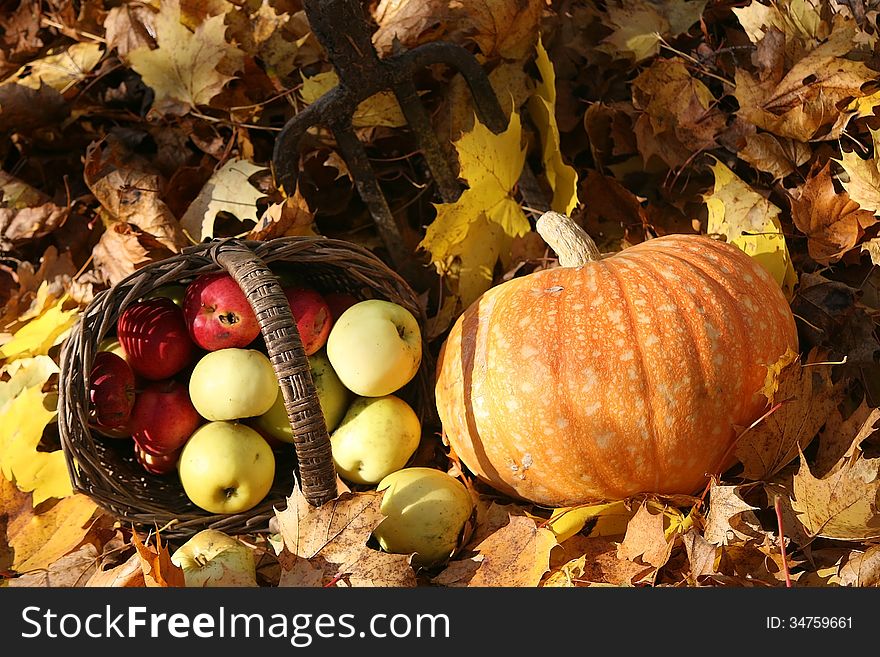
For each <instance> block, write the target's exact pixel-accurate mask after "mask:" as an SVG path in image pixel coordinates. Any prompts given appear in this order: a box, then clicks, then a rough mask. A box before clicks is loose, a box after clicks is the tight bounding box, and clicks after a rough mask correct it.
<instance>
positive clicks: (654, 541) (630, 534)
mask: <svg viewBox="0 0 880 657" xmlns="http://www.w3.org/2000/svg"><path fill="white" fill-rule="evenodd" d="M663 525H664V515H663V514H662V513H651V512H650V511H649V510H648V505H647V504H642V505H641V506H640V507H639V509H638V510H637V511H636V513H635V515H634V516H633V517H632V520H630V521H629V524H628V525H627V527H626V535H625V536H624V539H623V542H622V543H621V544H620V546H619V547H618V548H617V556H618V557H619V558H621V559H627V560H629V561H636V559H640V560H641V561H642V562H643V563H645V564H650V565H651V566H654V568H662V567H663V566H664V565H665V564H666V562H667V561H669V557H670V556H671V555H672V546H673V544H674V542H675V537H674V536H672V537H670V538H667V537H666V533H665V531H664V528H663Z"/></svg>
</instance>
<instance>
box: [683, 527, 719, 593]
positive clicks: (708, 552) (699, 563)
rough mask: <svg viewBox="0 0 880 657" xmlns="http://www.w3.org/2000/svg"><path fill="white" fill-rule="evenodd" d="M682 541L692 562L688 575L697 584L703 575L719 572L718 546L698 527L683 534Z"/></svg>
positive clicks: (689, 560)
mask: <svg viewBox="0 0 880 657" xmlns="http://www.w3.org/2000/svg"><path fill="white" fill-rule="evenodd" d="M682 541H683V542H684V547H685V551H686V552H687V557H688V562H689V563H690V570H689V571H688V576H689V578H690V580H691V582H692V583H694V584H696V583H698V582H699V579H700V578H701V577H705V576H707V575H714V574H715V573H717V572H718V571H717V570H716V565H717V563H718V557H719V556H720V548H719V547H718V546H716V545H713V544H712V543H710V542H709V541H707V540H706V539H705V538H704V537H703V536H702V535H701V534H700V532H698V531H697V530H696V529H691V530H690V531H688V532H687V533H686V534H684V535H682Z"/></svg>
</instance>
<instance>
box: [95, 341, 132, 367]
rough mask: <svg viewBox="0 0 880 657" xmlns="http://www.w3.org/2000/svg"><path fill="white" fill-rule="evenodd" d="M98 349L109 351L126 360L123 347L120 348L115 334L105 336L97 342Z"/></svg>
mask: <svg viewBox="0 0 880 657" xmlns="http://www.w3.org/2000/svg"><path fill="white" fill-rule="evenodd" d="M98 351H109V352H112V353H114V354H116V355H117V356H119V357H120V358H121V359H122V360H125V361H127V358H126V357H125V349H123V348H122V345H121V344H119V339H118V338H116V337H115V336H110V337H106V338H104V339H103V340H101V342H100V343H99V344H98Z"/></svg>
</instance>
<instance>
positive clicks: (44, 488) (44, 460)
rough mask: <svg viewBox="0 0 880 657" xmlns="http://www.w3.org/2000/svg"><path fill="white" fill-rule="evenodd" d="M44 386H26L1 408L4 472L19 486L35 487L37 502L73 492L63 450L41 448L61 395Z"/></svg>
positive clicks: (0, 462) (0, 463) (0, 449)
mask: <svg viewBox="0 0 880 657" xmlns="http://www.w3.org/2000/svg"><path fill="white" fill-rule="evenodd" d="M41 388H42V386H41V385H34V386H31V387H29V388H26V389H25V390H24V391H23V392H21V393H20V394H19V395H18V396H17V397H15V398H14V399H13V400H11V401H10V402H8V403H7V404H6V406H5V407H4V408H3V410H2V412H0V472H2V474H3V476H4V477H6V478H7V479H9V480H10V481H14V482H15V485H16V486H18V489H19V490H22V491H25V492H29V491H33V494H34V496H33V499H34V505H37V504H39V503H40V502H43V501H45V500H47V499H49V498H51V497H66V496H68V495H70V494H71V493H72V492H73V491H72V488H71V484H70V476H69V475H68V473H67V463H66V461H65V459H64V454H63V452H62V451H61V450H57V451H54V452H38V451H37V445H38V444H39V443H40V439H41V438H42V436H43V431H44V430H45V428H46V425H47V424H49V423H50V422H52V421H53V420H55V418H56V416H57V414H58V411H57V404H58V395H57V394H55V393H44V392H42V390H41Z"/></svg>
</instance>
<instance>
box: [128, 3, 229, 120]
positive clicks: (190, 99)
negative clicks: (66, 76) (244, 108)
mask: <svg viewBox="0 0 880 657" xmlns="http://www.w3.org/2000/svg"><path fill="white" fill-rule="evenodd" d="M225 34H226V25H225V23H224V16H223V15H222V14H221V15H217V16H212V17H210V18H208V19H206V20H205V21H203V22H202V23H201V24H200V25H199V26H198V27H196V29H195V30H194V31H193V32H190V31H189V30H188V29H187V28H186V27H185V26H184V25H183V23H182V22H181V13H180V0H162V4H161V6H160V8H159V13H158V14H157V15H156V43H157V44H158V48H156V49H155V50H152V49H150V48H148V47H143V48H137V49H135V50H132V51H131V52H129V53H128V61H129V64H130V65H131V68H133V69H134V70H135V71H137V72H138V73H139V74H140V76H141V78H142V79H143V81H144V84H146V85H147V86H149V87H150V88H152V89H153V92H154V93H155V94H156V99H155V101H154V103H153V109H154V110H156V111H159V112H163V113H168V114H178V115H182V114H185V113H186V112H188V111H189V110H191V109H193V108H195V107H197V106H199V105H206V104H207V103H209V102H210V100H211V99H212V98H213V97H214V96H216V95H217V94H218V93H220V91H221V90H222V89H223V86H224V85H225V84H226V83H227V82H228V81H229V80H231V79H232V77H233V76H231V75H228V74H227V73H222V72H220V71H219V70H218V68H217V67H218V65H220V64H223V68H224V69H225V70H228V71H237V70H239V69H240V68H241V66H242V63H243V56H244V54H243V52H242V51H241V50H239V49H238V48H236V47H235V46H233V45H231V44H229V43H227V42H226V37H225Z"/></svg>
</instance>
